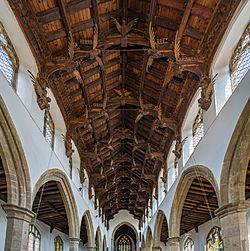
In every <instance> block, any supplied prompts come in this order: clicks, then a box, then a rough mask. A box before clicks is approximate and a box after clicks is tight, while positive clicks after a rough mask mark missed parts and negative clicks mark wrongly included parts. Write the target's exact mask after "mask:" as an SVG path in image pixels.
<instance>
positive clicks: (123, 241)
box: [118, 235, 132, 251]
mask: <svg viewBox="0 0 250 251" xmlns="http://www.w3.org/2000/svg"><path fill="white" fill-rule="evenodd" d="M118 251H132V247H131V242H130V240H129V238H128V237H127V236H126V235H123V236H122V237H121V238H120V240H119V242H118Z"/></svg>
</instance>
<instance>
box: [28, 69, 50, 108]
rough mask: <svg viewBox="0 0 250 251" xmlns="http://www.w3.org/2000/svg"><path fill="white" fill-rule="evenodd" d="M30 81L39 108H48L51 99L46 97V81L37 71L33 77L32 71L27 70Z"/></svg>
mask: <svg viewBox="0 0 250 251" xmlns="http://www.w3.org/2000/svg"><path fill="white" fill-rule="evenodd" d="M28 72H29V75H30V78H31V81H32V82H33V86H34V89H35V93H36V98H37V104H38V105H39V107H40V109H41V110H44V109H47V110H49V107H50V104H49V103H50V102H51V99H50V98H49V97H47V90H46V89H47V87H48V83H47V81H46V80H45V79H44V78H42V77H41V76H40V74H39V73H38V74H37V76H36V77H35V76H34V75H33V73H32V72H30V71H28Z"/></svg>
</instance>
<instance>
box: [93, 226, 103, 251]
mask: <svg viewBox="0 0 250 251" xmlns="http://www.w3.org/2000/svg"><path fill="white" fill-rule="evenodd" d="M95 246H96V247H98V249H97V250H100V249H101V246H102V235H101V230H100V227H98V228H97V229H96V234H95Z"/></svg>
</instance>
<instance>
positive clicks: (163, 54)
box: [8, 0, 240, 220]
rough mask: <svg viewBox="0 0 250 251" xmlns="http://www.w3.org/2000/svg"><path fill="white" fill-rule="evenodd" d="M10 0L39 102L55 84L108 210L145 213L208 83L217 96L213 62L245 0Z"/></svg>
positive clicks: (205, 101) (205, 104)
mask: <svg viewBox="0 0 250 251" xmlns="http://www.w3.org/2000/svg"><path fill="white" fill-rule="evenodd" d="M8 1H9V3H10V5H11V7H12V9H13V11H14V13H15V15H16V16H17V18H18V20H19V22H20V25H21V26H22V28H23V30H24V33H25V34H26V36H27V39H28V41H29V43H30V45H31V48H32V50H33V53H34V56H35V58H36V60H37V64H38V67H39V74H38V76H37V77H35V79H34V86H35V88H36V91H37V90H38V89H39V88H40V89H39V90H40V91H37V95H38V103H39V106H40V108H41V109H47V108H49V99H48V98H47V97H46V87H49V88H50V89H51V90H52V92H53V94H54V96H55V98H56V100H57V103H58V105H59V107H60V109H61V112H62V114H63V117H64V120H65V123H66V126H67V135H66V145H67V147H66V148H68V149H67V150H68V151H67V154H68V156H70V155H71V154H72V152H71V151H70V149H71V146H70V143H69V142H70V141H71V139H72V140H73V141H74V143H75V144H76V147H77V149H78V151H79V155H80V157H81V162H82V164H81V180H82V181H84V171H83V170H84V169H86V171H87V173H88V175H89V178H90V186H93V188H94V191H95V195H96V196H95V198H96V199H98V201H99V205H100V208H101V209H102V212H103V216H105V219H106V220H110V219H112V218H113V217H114V215H115V214H116V213H118V212H119V210H121V209H126V210H128V211H129V212H130V213H132V214H133V215H134V216H135V218H138V219H139V220H143V218H144V216H145V210H146V209H147V207H148V205H149V201H150V200H151V201H152V192H153V190H154V188H157V181H158V180H157V179H158V175H159V172H160V170H161V168H163V169H164V174H163V177H162V180H163V181H164V182H166V179H167V174H166V168H167V167H166V164H164V163H166V158H167V156H168V153H169V151H170V147H171V145H172V142H173V141H174V140H176V145H175V155H176V161H177V160H178V159H179V158H180V154H181V148H182V143H183V139H182V137H181V135H180V129H181V126H182V122H183V120H184V116H185V114H186V112H187V109H188V106H189V104H190V102H191V100H192V98H193V96H194V94H195V93H196V92H197V90H198V89H199V88H200V89H201V98H200V99H199V105H200V106H201V108H203V109H204V110H207V109H208V108H209V106H210V104H211V96H212V89H213V88H212V87H213V79H212V77H211V75H210V66H211V61H212V59H213V56H214V53H215V50H216V48H217V47H218V43H219V42H220V40H221V38H222V36H223V34H224V32H225V29H226V27H227V25H228V22H229V21H230V18H231V17H232V15H233V13H234V12H235V10H236V8H237V6H238V4H239V3H240V0H220V1H219V0H189V1H183V0H176V1H171V0H144V1H142V0H110V1H108V0H8ZM38 87H39V88H38ZM67 142H68V144H67ZM156 190H157V189H156ZM156 196H157V194H156ZM146 214H147V210H146Z"/></svg>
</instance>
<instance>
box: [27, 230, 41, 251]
mask: <svg viewBox="0 0 250 251" xmlns="http://www.w3.org/2000/svg"><path fill="white" fill-rule="evenodd" d="M40 245H41V235H40V233H39V231H38V230H37V228H36V227H35V226H34V225H30V228H29V244H28V251H40Z"/></svg>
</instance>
